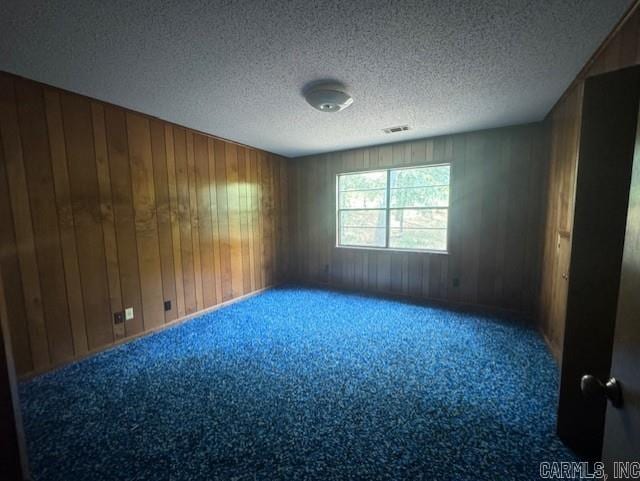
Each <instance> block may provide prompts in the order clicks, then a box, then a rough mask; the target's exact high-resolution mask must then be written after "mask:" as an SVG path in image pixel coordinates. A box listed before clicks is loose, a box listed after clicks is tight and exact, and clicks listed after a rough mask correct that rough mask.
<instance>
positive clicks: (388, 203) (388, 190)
mask: <svg viewBox="0 0 640 481" xmlns="http://www.w3.org/2000/svg"><path fill="white" fill-rule="evenodd" d="M442 166H447V167H449V185H448V187H449V195H448V198H447V205H446V207H443V206H440V207H391V171H395V170H407V169H423V168H428V167H442ZM370 172H385V173H386V177H387V182H386V190H385V206H384V207H373V208H368V209H367V208H357V209H355V208H354V209H341V208H340V176H342V175H352V174H367V173H370ZM451 172H452V169H451V162H439V163H434V164H426V165H425V164H418V165H406V166H402V167H385V168H382V169H366V170H353V171H348V172H339V173H337V174H336V180H335V182H336V208H335V221H336V224H335V228H336V245H335V247H336V248H337V249H357V250H373V251H382V252H418V253H423V254H424V253H427V254H444V255H448V254H449V241H450V230H451V229H450V228H449V226H450V220H451V217H450V214H451V190H452V181H451V177H452V175H451ZM376 190H377V189H376ZM345 192H346V191H345ZM405 209H410V210H434V209H446V210H447V228H446V230H447V234H446V240H445V244H446V245H445V249H444V250H439V249H414V248H402V247H390V246H389V237H390V233H391V228H390V225H389V222H390V219H391V211H392V210H405ZM354 210H357V211H371V210H378V211H379V210H383V211H385V227H384V229H385V245H384V247H377V246H367V245H362V246H361V245H341V244H340V213H341V212H344V211H347V212H348V211H354Z"/></svg>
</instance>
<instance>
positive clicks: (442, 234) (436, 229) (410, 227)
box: [389, 209, 448, 250]
mask: <svg viewBox="0 0 640 481" xmlns="http://www.w3.org/2000/svg"><path fill="white" fill-rule="evenodd" d="M447 217H448V209H394V210H392V211H391V213H390V224H391V225H390V231H389V247H395V248H398V249H427V250H446V249H447Z"/></svg>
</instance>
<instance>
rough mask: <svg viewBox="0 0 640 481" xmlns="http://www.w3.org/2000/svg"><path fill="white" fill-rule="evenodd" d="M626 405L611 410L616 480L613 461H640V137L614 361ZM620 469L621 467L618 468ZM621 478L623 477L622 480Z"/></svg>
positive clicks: (606, 452)
mask: <svg viewBox="0 0 640 481" xmlns="http://www.w3.org/2000/svg"><path fill="white" fill-rule="evenodd" d="M611 376H612V377H613V378H615V379H617V381H618V382H619V383H620V391H621V397H622V404H621V406H619V407H615V406H614V405H613V404H612V403H609V404H608V406H607V414H606V422H605V434H604V447H603V453H602V458H603V460H604V461H605V462H607V469H608V470H609V472H610V474H611V475H612V476H611V477H613V474H623V472H618V473H616V472H615V471H614V466H613V465H612V462H613V461H623V462H624V461H636V462H637V461H640V135H638V134H636V149H635V153H634V161H633V174H632V178H631V189H630V194H629V209H628V214H627V228H626V234H625V240H624V254H623V257H622V274H621V277H620V294H619V297H618V312H617V316H616V327H615V334H614V342H613V356H612V359H611ZM618 468H620V467H618ZM618 477H620V476H618Z"/></svg>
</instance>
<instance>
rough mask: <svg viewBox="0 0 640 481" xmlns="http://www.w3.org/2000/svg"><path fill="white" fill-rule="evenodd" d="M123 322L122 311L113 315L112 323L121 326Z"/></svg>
mask: <svg viewBox="0 0 640 481" xmlns="http://www.w3.org/2000/svg"><path fill="white" fill-rule="evenodd" d="M123 322H124V313H123V312H122V311H120V312H116V313H114V314H113V323H114V324H122V323H123Z"/></svg>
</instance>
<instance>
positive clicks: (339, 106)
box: [304, 84, 353, 112]
mask: <svg viewBox="0 0 640 481" xmlns="http://www.w3.org/2000/svg"><path fill="white" fill-rule="evenodd" d="M304 98H305V99H306V100H307V102H309V105H311V106H312V107H313V108H314V109H316V110H319V111H320V112H340V111H341V110H344V109H346V108H347V107H348V106H349V105H351V104H352V103H353V98H352V97H351V95H349V94H348V93H346V92H344V91H342V90H340V87H338V86H336V85H329V84H321V85H314V86H313V87H312V88H310V89H308V90H307V91H306V92H305V93H304Z"/></svg>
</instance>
